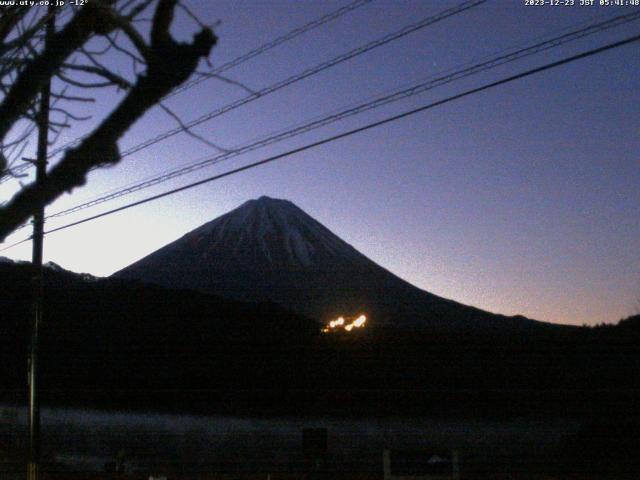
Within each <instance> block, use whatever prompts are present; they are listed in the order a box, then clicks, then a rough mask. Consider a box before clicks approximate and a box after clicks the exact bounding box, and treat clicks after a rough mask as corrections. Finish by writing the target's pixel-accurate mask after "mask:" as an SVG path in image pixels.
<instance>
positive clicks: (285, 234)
mask: <svg viewBox="0 0 640 480" xmlns="http://www.w3.org/2000/svg"><path fill="white" fill-rule="evenodd" d="M114 275H115V276H116V277H118V278H125V279H134V280H141V281H145V282H150V283H156V284H159V285H163V286H168V287H174V288H188V289H195V290H201V291H204V292H207V293H214V294H217V295H220V296H222V297H227V298H234V299H240V300H249V301H262V300H271V301H274V302H276V303H280V304H282V305H284V306H285V307H288V308H291V309H293V310H295V311H297V312H299V313H303V314H305V315H309V316H311V317H314V318H316V319H319V320H323V321H326V320H327V319H330V318H332V317H336V318H337V316H338V315H347V316H351V315H359V314H362V313H365V314H367V317H368V318H369V319H371V323H372V324H381V323H396V324H425V322H426V323H429V324H433V323H447V324H452V323H459V322H463V323H464V322H465V321H467V320H471V319H474V320H476V319H481V318H482V319H483V320H487V319H494V320H495V319H498V318H499V319H503V318H505V317H501V316H496V315H492V314H489V313H488V312H483V311H481V310H478V309H475V308H472V307H467V306H465V305H461V304H459V303H456V302H453V301H451V300H447V299H444V298H441V297H438V296H436V295H433V294H431V293H429V292H425V291H423V290H420V289H418V288H416V287H414V286H413V285H411V284H409V283H407V282H405V281H404V280H402V279H400V278H398V277H397V276H395V275H393V274H392V273H391V272H389V271H388V270H386V269H384V268H383V267H381V266H379V265H377V264H376V263H374V262H373V261H372V260H370V259H368V258H367V257H365V256H364V255H362V254H361V253H360V252H358V251H357V250H356V249H355V248H354V247H352V246H351V245H349V244H348V243H346V242H345V241H343V240H342V239H340V238H339V237H338V236H336V235H335V234H333V233H332V232H331V231H329V230H328V229H327V228H326V227H325V226H323V225H322V224H320V223H319V222H318V221H316V220H314V219H313V218H312V217H311V216H309V215H308V214H307V213H305V212H304V211H302V210H301V209H300V208H298V207H297V206H296V205H294V204H293V203H292V202H290V201H288V200H279V199H273V198H269V197H260V198H258V199H256V200H250V201H248V202H245V203H244V204H242V205H240V206H239V207H238V208H236V209H234V210H232V211H230V212H229V213H227V214H225V215H222V216H220V217H218V218H216V219H215V220H212V221H211V222H208V223H205V224H204V225H202V226H200V227H198V228H196V229H195V230H193V231H191V232H189V233H187V234H186V235H184V236H183V237H182V238H179V239H178V240H176V241H175V242H172V243H170V244H168V245H166V246H164V247H163V248H161V249H159V250H157V251H156V252H154V253H152V254H150V255H148V256H147V257H145V258H143V259H141V260H139V261H138V262H136V263H134V264H132V265H130V266H128V267H126V268H125V269H123V270H121V271H119V272H117V273H116V274H114Z"/></svg>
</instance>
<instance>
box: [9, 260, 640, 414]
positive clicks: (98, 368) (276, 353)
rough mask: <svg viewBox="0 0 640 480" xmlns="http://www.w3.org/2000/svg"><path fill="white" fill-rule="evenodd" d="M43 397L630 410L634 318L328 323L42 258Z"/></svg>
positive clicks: (195, 407) (284, 408) (16, 353)
mask: <svg viewBox="0 0 640 480" xmlns="http://www.w3.org/2000/svg"><path fill="white" fill-rule="evenodd" d="M29 279H30V266H29V265H28V264H22V265H20V264H12V263H0V284H1V285H2V292H1V293H0V312H2V322H0V378H1V379H2V389H1V391H0V395H1V398H0V402H11V403H13V402H24V401H25V398H24V397H25V394H26V391H27V389H26V358H27V344H28V323H29V316H28V312H29ZM45 280H46V290H45V291H46V294H45V306H46V308H45V321H44V325H43V331H42V339H43V346H42V356H41V358H42V360H41V364H42V375H41V380H42V385H43V393H42V399H43V402H44V403H45V404H57V405H65V406H73V405H76V406H83V405H87V406H93V407H98V408H118V409H122V408H124V409H140V410H156V411H171V412H197V413H221V414H226V413H229V414H253V415H276V414H277V415H324V414H332V415H356V416H361V415H461V416H469V417H471V416H477V415H483V416H511V415H563V416H566V415H581V416H585V415H586V416H589V417H594V418H597V417H599V416H607V417H609V416H612V415H621V416H622V415H634V414H637V413H638V406H640V402H639V401H638V400H639V399H640V398H639V397H640V394H639V392H640V388H639V387H640V375H638V373H639V372H640V352H639V348H638V345H640V343H639V340H640V321H638V319H637V317H636V318H631V319H627V320H625V321H623V322H621V323H620V325H618V326H602V327H597V328H539V329H530V330H529V331H527V332H522V331H521V330H515V329H504V330H497V329H486V330H482V329H471V330H469V329H466V328H462V327H460V326H453V327H451V328H444V327H443V326H442V325H439V324H431V325H428V326H426V327H424V328H422V329H419V330H418V329H407V328H402V327H398V326H394V325H377V326H376V325H371V326H368V327H367V328H365V329H363V330H361V331H357V332H355V331H353V332H351V333H346V332H343V333H340V334H322V333H321V332H320V325H319V324H318V323H317V322H315V321H314V320H312V319H309V318H306V317H302V316H300V315H297V314H294V313H291V312H289V311H287V310H285V309H283V308H282V307H280V306H278V305H276V304H274V303H269V302H262V303H255V304H250V303H243V302H236V301H229V300H223V299H221V298H219V297H215V296H212V295H208V294H204V293H199V292H194V291H189V290H170V289H166V288H163V287H159V286H153V285H145V284H142V283H140V282H132V281H124V280H118V279H95V278H93V277H90V276H82V275H77V274H73V273H71V272H67V271H64V270H62V269H59V268H58V269H52V268H49V269H46V275H45Z"/></svg>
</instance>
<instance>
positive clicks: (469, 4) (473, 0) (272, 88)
mask: <svg viewBox="0 0 640 480" xmlns="http://www.w3.org/2000/svg"><path fill="white" fill-rule="evenodd" d="M487 1H488V0H467V1H465V2H462V3H461V4H459V5H457V6H455V7H451V8H448V9H446V10H443V11H442V12H440V13H438V14H436V15H433V16H429V17H426V18H424V19H422V20H420V21H419V22H416V23H413V24H411V25H407V26H405V27H403V28H402V29H400V30H398V31H396V32H393V33H390V34H387V35H385V36H383V37H381V38H379V39H377V40H373V41H371V42H368V43H366V44H364V45H362V46H360V47H357V48H355V49H353V50H350V51H348V52H346V53H343V54H341V55H338V56H337V57H334V58H332V59H331V60H327V61H325V62H322V63H320V64H318V65H316V66H314V67H311V68H308V69H307V70H304V71H302V72H300V73H298V74H296V75H292V76H290V77H288V78H286V79H284V80H281V81H279V82H276V83H274V84H272V85H269V86H268V87H265V88H263V89H261V90H258V91H257V92H255V93H252V94H250V95H247V96H246V97H243V98H241V99H239V100H236V101H235V102H232V103H229V104H227V105H225V106H223V107H220V108H217V109H215V110H213V111H211V112H209V113H207V114H205V115H202V116H201V117H199V118H196V119H195V120H191V121H190V122H188V123H185V124H184V125H181V126H179V127H176V128H173V129H171V130H168V131H166V132H164V133H162V134H160V135H157V136H155V137H153V138H151V139H148V140H146V141H144V142H141V143H139V144H137V145H135V146H133V147H131V148H129V149H127V150H124V151H123V152H121V154H120V157H121V158H124V157H126V156H129V155H131V154H133V153H137V152H139V151H141V150H143V149H145V148H148V147H150V146H151V145H154V144H156V143H158V142H161V141H163V140H166V139H167V138H169V137H172V136H174V135H176V134H178V133H180V132H183V131H184V130H185V128H187V129H188V128H192V127H195V126H197V125H200V124H202V123H204V122H207V121H209V120H212V119H214V118H216V117H219V116H221V115H223V114H225V113H227V112H230V111H232V110H235V109H237V108H239V107H241V106H243V105H246V104H248V103H250V102H253V101H255V100H257V99H259V98H262V97H264V96H266V95H269V94H272V93H274V92H277V91H278V90H281V89H283V88H285V87H288V86H290V85H292V84H294V83H297V82H299V81H301V80H304V79H306V78H309V77H311V76H313V75H316V74H318V73H320V72H322V71H324V70H327V69H329V68H331V67H334V66H335V65H338V64H340V63H343V62H346V61H347V60H351V59H352V58H355V57H357V56H359V55H362V54H364V53H366V52H368V51H370V50H373V49H375V48H379V47H381V46H383V45H386V44H387V43H390V42H392V41H394V40H397V39H399V38H402V37H405V36H407V35H409V34H410V33H413V32H416V31H418V30H420V29H422V28H425V27H427V26H429V25H433V24H434V23H437V22H439V21H441V20H444V19H446V18H449V17H452V16H454V15H457V14H458V13H462V12H464V11H466V10H469V9H471V8H474V7H477V6H478V5H481V4H483V3H485V2H487Z"/></svg>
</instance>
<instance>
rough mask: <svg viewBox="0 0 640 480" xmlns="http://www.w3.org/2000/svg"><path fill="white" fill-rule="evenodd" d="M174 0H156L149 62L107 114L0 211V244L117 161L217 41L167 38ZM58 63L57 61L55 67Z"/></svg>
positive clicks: (206, 32)
mask: <svg viewBox="0 0 640 480" xmlns="http://www.w3.org/2000/svg"><path fill="white" fill-rule="evenodd" d="M175 5H176V1H175V0H159V2H158V5H157V7H156V12H155V15H154V25H153V27H152V42H151V51H150V53H151V55H150V61H149V62H148V65H147V67H148V68H147V70H146V72H145V73H143V74H141V75H139V76H138V78H137V81H136V83H135V84H134V86H133V87H132V88H131V89H130V90H129V91H128V93H127V95H126V96H125V97H124V98H123V99H122V101H121V102H120V104H119V105H118V106H117V107H116V108H115V110H114V111H113V112H111V114H110V115H109V116H108V117H107V118H106V119H105V120H104V121H103V122H102V123H101V124H100V125H99V126H98V127H97V128H96V129H95V130H94V131H93V132H91V134H89V135H88V136H87V137H86V138H85V139H84V140H83V141H82V142H81V143H80V145H78V146H77V147H76V148H71V149H69V150H67V151H66V152H65V154H64V156H63V158H62V159H61V160H60V162H59V163H58V164H57V165H56V166H55V167H53V168H52V169H51V171H50V172H49V173H48V175H47V176H46V178H45V180H44V182H42V184H41V185H38V186H36V185H35V184H33V183H32V184H29V185H27V186H25V187H24V188H23V189H22V190H21V191H19V192H18V193H16V195H15V196H14V197H13V198H12V199H11V200H10V201H9V202H8V203H7V204H6V205H4V206H2V207H1V208H0V241H4V239H5V238H6V237H7V235H9V234H10V233H11V232H12V231H13V230H14V229H15V228H16V227H18V226H19V225H20V224H22V223H24V222H25V221H26V220H27V219H28V218H29V217H30V216H31V215H32V214H33V212H34V211H35V210H36V209H37V208H38V206H39V205H46V204H49V203H51V202H53V201H54V200H55V199H57V198H58V197H59V196H61V195H62V194H63V193H64V192H68V191H71V190H73V189H74V188H76V187H79V186H82V185H84V183H85V182H86V177H87V174H88V173H89V171H91V170H92V169H93V168H96V167H100V166H106V165H113V164H116V163H118V162H119V161H120V159H121V157H120V154H119V151H118V145H117V142H118V140H119V139H120V138H121V137H122V135H124V134H125V132H126V131H127V130H128V129H129V128H130V127H131V126H132V125H133V124H134V123H135V122H136V121H137V120H138V119H139V118H140V117H142V116H143V115H144V113H145V112H146V111H147V110H149V109H150V108H151V107H153V106H154V105H156V104H157V103H158V102H159V101H160V99H162V98H163V97H164V96H165V95H166V94H167V93H169V92H170V91H171V90H172V89H173V88H175V87H177V86H178V85H180V84H181V83H183V82H184V81H186V80H187V79H188V78H189V76H190V75H191V74H192V73H193V72H194V71H195V69H196V68H197V66H198V62H199V60H200V58H206V57H208V55H209V53H210V51H211V48H212V47H213V46H214V45H215V43H216V42H217V38H216V36H215V35H214V34H213V32H212V31H211V30H210V29H203V30H201V31H200V32H199V33H198V34H196V35H195V36H194V38H193V41H192V42H191V43H178V42H176V41H175V40H174V39H173V38H172V37H171V35H170V33H169V27H170V24H171V20H172V18H173V11H174V8H175ZM60 63H62V62H60Z"/></svg>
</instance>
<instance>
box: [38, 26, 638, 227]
mask: <svg viewBox="0 0 640 480" xmlns="http://www.w3.org/2000/svg"><path fill="white" fill-rule="evenodd" d="M639 40H640V35H635V36H632V37H628V38H626V39H624V40H620V41H617V42H614V43H610V44H607V45H604V46H602V47H598V48H594V49H592V50H589V51H586V52H583V53H579V54H577V55H572V56H570V57H566V58H563V59H561V60H558V61H555V62H551V63H548V64H546V65H543V66H541V67H537V68H533V69H530V70H526V71H524V72H521V73H518V74H516V75H512V76H509V77H506V78H503V79H501V80H497V81H494V82H491V83H488V84H485V85H482V86H480V87H476V88H472V89H470V90H467V91H465V92H462V93H459V94H457V95H453V96H450V97H447V98H445V99H443V100H438V101H436V102H433V103H429V104H427V105H423V106H421V107H418V108H414V109H412V110H409V111H406V112H403V113H401V114H398V115H393V116H391V117H387V118H385V119H383V120H379V121H376V122H373V123H369V124H367V125H364V126H362V127H358V128H354V129H352V130H348V131H346V132H343V133H340V134H337V135H333V136H330V137H327V138H324V139H322V140H319V141H317V142H313V143H309V144H307V145H304V146H302V147H298V148H294V149H292V150H288V151H286V152H284V153H280V154H278V155H274V156H271V157H268V158H265V159H263V160H260V161H257V162H253V163H250V164H248V165H244V166H242V167H239V168H235V169H233V170H230V171H227V172H224V173H221V174H218V175H214V176H212V177H208V178H205V179H203V180H199V181H197V182H193V183H190V184H187V185H183V186H181V187H178V188H174V189H172V190H169V191H166V192H163V193H160V194H158V195H153V196H151V197H147V198H144V199H142V200H138V201H136V202H133V203H129V204H127V205H123V206H121V207H118V208H114V209H112V210H108V211H106V212H102V213H99V214H97V215H92V216H90V217H87V218H84V219H82V220H78V221H76V222H72V223H68V224H66V225H62V226H60V227H57V228H54V229H51V230H47V231H46V232H45V234H50V233H54V232H59V231H61V230H65V229H68V228H71V227H74V226H77V225H81V224H83V223H86V222H89V221H92V220H96V219H98V218H102V217H105V216H107V215H111V214H114V213H117V212H121V211H123V210H127V209H129V208H133V207H136V206H139V205H143V204H145V203H148V202H151V201H154V200H158V199H160V198H164V197H167V196H170V195H173V194H176V193H178V192H182V191H185V190H189V189H191V188H195V187H197V186H200V185H203V184H205V183H209V182H213V181H215V180H219V179H221V178H225V177H228V176H230V175H234V174H236V173H240V172H243V171H246V170H250V169H253V168H256V167H259V166H261V165H265V164H267V163H271V162H274V161H276V160H280V159H282V158H285V157H289V156H291V155H295V154H297V153H300V152H303V151H306V150H310V149H312V148H316V147H319V146H321V145H325V144H327V143H330V142H334V141H336V140H340V139H343V138H346V137H350V136H352V135H355V134H357V133H361V132H364V131H367V130H370V129H372V128H376V127H379V126H382V125H386V124H388V123H391V122H395V121H397V120H400V119H403V118H406V117H409V116H411V115H415V114H417V113H420V112H424V111H426V110H430V109H432V108H435V107H438V106H441V105H444V104H446V103H450V102H453V101H455V100H459V99H461V98H464V97H468V96H470V95H474V94H477V93H480V92H483V91H485V90H489V89H492V88H495V87H497V86H500V85H504V84H506V83H510V82H514V81H516V80H520V79H522V78H525V77H529V76H531V75H535V74H537V73H541V72H544V71H547V70H551V69H553V68H557V67H559V66H562V65H566V64H568V63H571V62H575V61H577V60H580V59H583V58H587V57H591V56H593V55H596V54H599V53H603V52H605V51H608V50H612V49H614V48H619V47H622V46H624V45H628V44H630V43H633V42H637V41H639Z"/></svg>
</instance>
